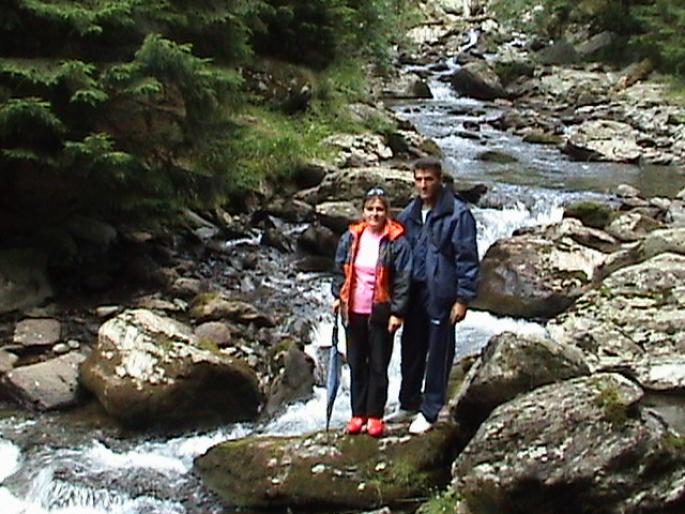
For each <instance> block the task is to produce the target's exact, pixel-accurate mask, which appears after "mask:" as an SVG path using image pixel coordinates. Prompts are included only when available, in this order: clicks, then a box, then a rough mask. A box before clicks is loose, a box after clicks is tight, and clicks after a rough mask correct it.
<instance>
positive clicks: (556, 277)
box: [473, 218, 608, 318]
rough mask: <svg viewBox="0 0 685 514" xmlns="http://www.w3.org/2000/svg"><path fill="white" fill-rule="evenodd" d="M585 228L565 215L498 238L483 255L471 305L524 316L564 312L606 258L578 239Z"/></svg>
mask: <svg viewBox="0 0 685 514" xmlns="http://www.w3.org/2000/svg"><path fill="white" fill-rule="evenodd" d="M588 230H592V229H588V228H587V227H583V226H582V224H581V223H580V222H578V221H577V220H574V219H571V218H567V219H564V220H563V221H562V223H560V224H558V225H553V226H549V227H537V228H534V229H527V230H524V231H520V232H519V233H517V234H516V235H514V236H512V237H509V238H505V239H500V240H499V241H497V242H496V243H495V244H493V245H492V246H491V247H490V248H489V249H488V251H487V252H486V254H485V257H484V258H483V261H482V263H481V279H480V286H479V290H478V297H477V298H476V300H475V301H474V302H473V306H474V307H476V308H479V309H485V310H488V311H491V312H494V313H496V314H499V315H504V316H517V317H524V318H538V317H542V318H551V317H553V316H556V315H557V314H559V313H560V312H563V311H564V310H565V309H567V308H568V307H569V306H571V305H572V304H573V302H574V300H575V299H576V298H578V297H579V296H580V295H581V294H583V293H584V292H585V291H587V290H588V288H590V287H591V286H592V280H593V278H594V276H595V274H596V273H597V272H598V270H599V269H600V268H601V267H602V265H604V263H605V262H606V261H607V258H608V257H607V254H604V253H602V252H600V251H598V250H595V249H594V248H591V247H590V246H585V245H584V244H580V243H579V242H578V241H583V240H584V239H587V237H588Z"/></svg>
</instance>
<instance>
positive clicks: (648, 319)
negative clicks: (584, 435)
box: [548, 253, 685, 391]
mask: <svg viewBox="0 0 685 514" xmlns="http://www.w3.org/2000/svg"><path fill="white" fill-rule="evenodd" d="M683 284H685V256H683V255H678V254H673V253H663V254H660V255H657V256H656V257H653V258H651V259H649V260H647V261H645V262H642V263H640V264H636V265H633V266H629V267H626V268H623V269H619V270H618V271H615V272H614V273H612V274H611V275H609V276H608V277H607V278H606V279H604V281H603V282H602V285H601V287H600V288H599V289H597V290H592V291H589V292H587V293H586V294H584V295H583V296H581V297H580V298H578V300H577V301H576V304H575V305H574V307H573V308H572V309H570V310H569V311H568V312H566V313H564V314H562V315H561V316H559V317H558V318H556V319H554V320H552V322H551V323H550V324H549V325H548V330H549V332H550V336H551V337H552V338H553V339H555V340H557V341H559V342H560V343H562V344H567V345H572V346H575V347H577V348H579V349H580V350H582V351H583V354H584V355H585V359H586V361H587V363H588V365H589V366H590V367H591V369H592V370H593V371H599V370H613V369H616V370H620V371H621V372H622V373H625V374H627V375H628V376H630V377H632V378H634V379H635V380H636V381H638V382H639V383H640V384H641V385H642V387H644V388H647V389H654V390H660V391H682V390H683V388H685V356H684V355H683V351H682V349H683V348H685V286H683Z"/></svg>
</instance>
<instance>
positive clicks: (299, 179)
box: [293, 160, 336, 189]
mask: <svg viewBox="0 0 685 514" xmlns="http://www.w3.org/2000/svg"><path fill="white" fill-rule="evenodd" d="M335 170H336V168H335V166H333V165H331V164H329V163H327V162H326V161H321V160H312V161H308V162H306V163H305V164H303V165H302V166H300V167H299V168H297V169H296V170H295V172H294V174H293V180H294V181H295V184H297V186H298V187H299V188H300V189H306V188H309V187H315V186H318V185H319V184H320V183H321V181H322V180H323V178H324V177H325V176H326V175H327V174H329V173H332V172H334V171H335Z"/></svg>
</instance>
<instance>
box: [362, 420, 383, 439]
mask: <svg viewBox="0 0 685 514" xmlns="http://www.w3.org/2000/svg"><path fill="white" fill-rule="evenodd" d="M366 431H367V432H368V433H369V435H370V436H373V437H380V436H382V435H383V420H382V419H378V418H369V423H368V424H367V425H366Z"/></svg>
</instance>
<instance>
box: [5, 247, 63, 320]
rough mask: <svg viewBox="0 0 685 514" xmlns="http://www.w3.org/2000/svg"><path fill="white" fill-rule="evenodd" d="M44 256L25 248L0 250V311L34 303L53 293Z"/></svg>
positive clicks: (9, 310)
mask: <svg viewBox="0 0 685 514" xmlns="http://www.w3.org/2000/svg"><path fill="white" fill-rule="evenodd" d="M46 265H47V257H46V256H45V255H44V254H42V253H39V252H36V251H33V250H28V249H13V250H0V314H3V313H6V312H11V311H14V310H22V309H28V308H31V307H36V306H38V305H40V304H41V303H42V302H44V301H45V300H46V299H48V298H49V297H51V296H52V295H53V291H52V287H51V285H50V282H49V280H48V276H47V271H46Z"/></svg>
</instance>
